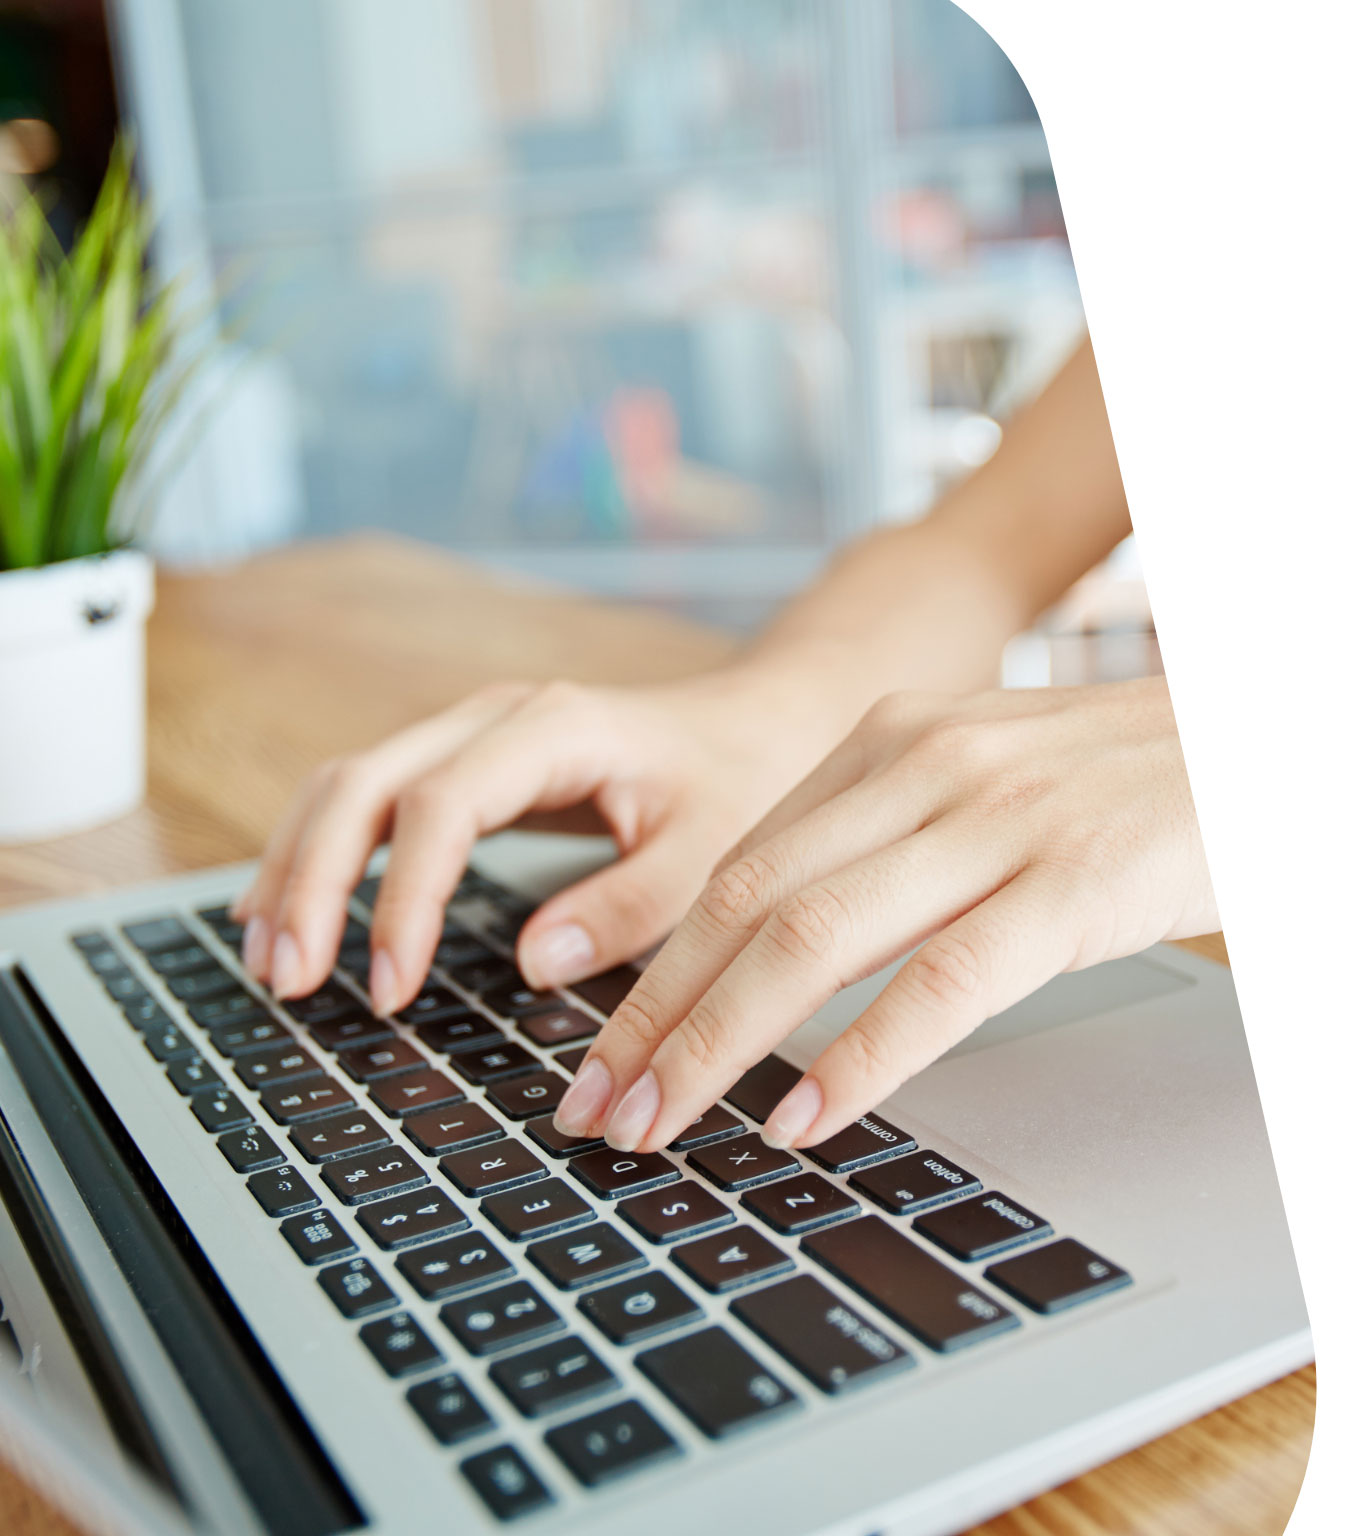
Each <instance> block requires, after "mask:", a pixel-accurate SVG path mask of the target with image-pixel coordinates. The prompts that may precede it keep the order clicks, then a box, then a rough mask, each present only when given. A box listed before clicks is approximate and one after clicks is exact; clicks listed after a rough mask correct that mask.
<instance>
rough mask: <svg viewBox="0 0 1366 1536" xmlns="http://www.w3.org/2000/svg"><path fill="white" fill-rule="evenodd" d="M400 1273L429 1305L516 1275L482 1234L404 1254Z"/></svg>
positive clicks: (473, 1234) (472, 1234)
mask: <svg viewBox="0 0 1366 1536" xmlns="http://www.w3.org/2000/svg"><path fill="white" fill-rule="evenodd" d="M398 1267H399V1271H400V1273H401V1274H402V1275H403V1277H404V1278H405V1279H406V1280H407V1281H408V1283H409V1284H410V1285H411V1286H412V1287H413V1289H414V1290H415V1291H416V1292H417V1293H418V1295H419V1296H421V1297H423V1298H424V1299H425V1300H427V1301H439V1300H441V1298H442V1297H443V1296H458V1295H459V1294H460V1293H461V1292H462V1291H473V1290H477V1289H478V1288H479V1287H480V1286H482V1285H487V1284H488V1283H489V1281H490V1280H499V1279H501V1278H502V1277H503V1276H504V1275H510V1274H511V1273H512V1265H511V1263H510V1262H509V1261H508V1260H507V1258H506V1257H505V1256H504V1255H503V1254H502V1253H500V1252H499V1251H498V1249H497V1248H495V1247H494V1246H493V1244H492V1243H491V1242H490V1241H489V1240H488V1238H486V1237H485V1236H484V1235H483V1233H482V1232H465V1233H463V1234H461V1236H459V1237H448V1238H446V1239H444V1240H443V1241H442V1242H439V1243H432V1244H430V1245H429V1246H428V1247H425V1248H413V1249H409V1251H408V1252H407V1253H404V1254H400V1255H399V1260H398Z"/></svg>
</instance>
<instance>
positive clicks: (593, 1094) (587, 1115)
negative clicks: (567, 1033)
mask: <svg viewBox="0 0 1366 1536" xmlns="http://www.w3.org/2000/svg"><path fill="white" fill-rule="evenodd" d="M611 1101H612V1074H611V1073H610V1072H609V1071H608V1070H607V1068H606V1067H605V1066H603V1064H602V1063H601V1062H600V1061H599V1060H598V1059H597V1057H596V1056H594V1057H591V1058H590V1059H589V1060H587V1061H585V1062H584V1064H583V1065H582V1066H581V1067H580V1068H579V1070H578V1073H577V1075H576V1076H575V1078H574V1081H573V1082H572V1083H570V1085H569V1087H568V1088H567V1089H566V1090H565V1095H564V1097H563V1098H562V1099H561V1100H560V1104H559V1108H558V1109H557V1110H556V1111H555V1121H554V1124H555V1129H556V1130H557V1131H558V1132H559V1133H560V1135H561V1136H582V1135H583V1134H584V1132H585V1131H587V1129H588V1127H589V1126H590V1125H592V1124H593V1122H594V1121H595V1120H596V1119H597V1118H598V1116H599V1115H600V1114H601V1113H602V1112H603V1110H604V1109H606V1108H607V1106H608V1104H610V1103H611Z"/></svg>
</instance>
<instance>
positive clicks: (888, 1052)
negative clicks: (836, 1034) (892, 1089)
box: [840, 1023, 903, 1085]
mask: <svg viewBox="0 0 1366 1536" xmlns="http://www.w3.org/2000/svg"><path fill="white" fill-rule="evenodd" d="M840 1051H841V1053H842V1054H843V1056H844V1060H845V1064H846V1066H848V1067H849V1068H850V1070H851V1071H852V1072H853V1073H854V1074H855V1075H856V1076H857V1077H859V1078H860V1079H862V1080H864V1081H867V1082H874V1083H878V1084H880V1085H890V1084H891V1083H893V1082H897V1081H899V1080H900V1079H901V1077H902V1075H903V1074H902V1071H901V1066H900V1063H899V1062H898V1060H897V1051H896V1045H895V1042H894V1040H893V1038H892V1036H891V1034H890V1032H889V1031H888V1030H887V1029H885V1028H879V1027H878V1026H876V1025H872V1024H864V1023H855V1024H852V1025H850V1027H849V1028H848V1029H847V1030H845V1032H844V1034H843V1036H842V1037H841V1039H840Z"/></svg>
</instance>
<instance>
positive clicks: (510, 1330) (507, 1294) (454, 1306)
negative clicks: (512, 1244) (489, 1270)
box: [441, 1280, 564, 1355]
mask: <svg viewBox="0 0 1366 1536" xmlns="http://www.w3.org/2000/svg"><path fill="white" fill-rule="evenodd" d="M441 1321H442V1322H443V1323H445V1325H446V1326H447V1328H449V1329H450V1330H451V1332H452V1333H453V1334H454V1335H455V1336H456V1338H457V1339H459V1340H460V1342H461V1343H462V1344H463V1345H464V1346H465V1348H466V1349H467V1350H469V1352H470V1354H472V1355H492V1354H496V1353H497V1352H498V1350H500V1349H507V1348H509V1346H511V1345H513V1344H529V1343H531V1341H532V1340H533V1339H542V1338H544V1337H545V1336H546V1334H548V1333H558V1332H559V1331H560V1329H562V1328H563V1327H564V1319H563V1318H562V1317H561V1316H560V1314H559V1313H558V1312H557V1311H556V1310H555V1309H554V1307H552V1306H551V1305H550V1304H549V1302H547V1301H544V1300H543V1299H542V1298H541V1297H540V1296H538V1295H537V1294H536V1292H535V1291H533V1290H532V1288H531V1287H530V1286H529V1285H528V1284H527V1283H526V1281H525V1280H516V1281H514V1282H513V1283H512V1284H511V1285H504V1286H500V1287H499V1289H498V1290H496V1291H481V1292H480V1294H479V1295H478V1296H474V1297H471V1298H469V1299H468V1300H465V1301H448V1302H447V1303H446V1305H445V1306H444V1307H442V1309H441Z"/></svg>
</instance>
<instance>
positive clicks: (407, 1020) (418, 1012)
mask: <svg viewBox="0 0 1366 1536" xmlns="http://www.w3.org/2000/svg"><path fill="white" fill-rule="evenodd" d="M473 1012H474V1010H473V1009H472V1008H471V1007H470V1005H469V1004H468V1003H467V1002H466V1001H465V1000H464V998H463V997H457V996H456V995H455V993H454V992H452V991H451V989H450V988H449V987H443V986H440V985H437V986H430V987H424V988H423V989H422V991H421V992H419V993H418V994H417V996H416V997H415V998H414V999H413V1000H412V1002H411V1003H409V1004H408V1006H407V1007H406V1008H400V1009H399V1010H398V1012H397V1013H396V1014H395V1015H394V1017H395V1018H396V1019H397V1020H398V1021H399V1023H400V1024H425V1023H426V1022H427V1021H428V1020H429V1019H444V1018H446V1017H447V1016H448V1015H450V1016H453V1017H455V1018H466V1017H468V1016H469V1015H470V1014H472V1013H473Z"/></svg>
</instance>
